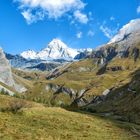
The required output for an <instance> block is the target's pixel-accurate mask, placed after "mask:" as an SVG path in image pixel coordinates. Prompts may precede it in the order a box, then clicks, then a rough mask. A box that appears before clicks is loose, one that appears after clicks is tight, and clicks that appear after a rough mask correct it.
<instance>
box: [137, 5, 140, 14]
mask: <svg viewBox="0 0 140 140" xmlns="http://www.w3.org/2000/svg"><path fill="white" fill-rule="evenodd" d="M137 13H138V14H140V6H138V8H137Z"/></svg>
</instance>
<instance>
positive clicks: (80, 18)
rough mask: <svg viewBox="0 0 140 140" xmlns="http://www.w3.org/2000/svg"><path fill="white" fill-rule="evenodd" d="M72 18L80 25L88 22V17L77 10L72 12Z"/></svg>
mask: <svg viewBox="0 0 140 140" xmlns="http://www.w3.org/2000/svg"><path fill="white" fill-rule="evenodd" d="M74 17H75V19H76V20H78V21H79V22H80V23H84V24H86V23H87V22H88V20H89V19H88V17H87V15H86V14H83V13H81V11H79V10H77V11H75V12H74Z"/></svg>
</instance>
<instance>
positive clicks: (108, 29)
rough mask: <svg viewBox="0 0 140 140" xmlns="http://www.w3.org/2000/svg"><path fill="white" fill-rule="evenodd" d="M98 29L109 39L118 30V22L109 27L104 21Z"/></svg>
mask: <svg viewBox="0 0 140 140" xmlns="http://www.w3.org/2000/svg"><path fill="white" fill-rule="evenodd" d="M100 30H101V31H102V32H103V33H104V35H105V36H106V37H107V38H109V39H111V38H112V37H113V36H114V35H115V34H116V33H117V32H118V30H119V24H117V25H116V27H113V28H111V27H109V26H107V25H106V22H104V23H103V24H102V25H101V26H100Z"/></svg>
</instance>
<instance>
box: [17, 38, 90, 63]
mask: <svg viewBox="0 0 140 140" xmlns="http://www.w3.org/2000/svg"><path fill="white" fill-rule="evenodd" d="M85 50H87V51H92V49H79V50H78V49H72V48H69V47H68V46H67V45H66V44H65V43H64V42H62V41H61V40H60V39H53V40H52V41H51V42H50V43H49V44H48V45H47V47H45V48H44V49H42V50H41V51H39V52H35V51H33V50H28V51H24V52H22V53H21V54H20V55H21V56H22V57H23V58H25V59H40V60H48V61H49V60H55V59H64V60H73V59H74V58H75V57H76V56H77V55H78V54H79V53H80V52H83V51H85Z"/></svg>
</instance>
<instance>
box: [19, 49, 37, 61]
mask: <svg viewBox="0 0 140 140" xmlns="http://www.w3.org/2000/svg"><path fill="white" fill-rule="evenodd" d="M20 55H21V56H22V57H23V58H25V59H35V58H36V55H37V53H36V52H35V51H33V50H28V51H24V52H22V53H21V54H20Z"/></svg>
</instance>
